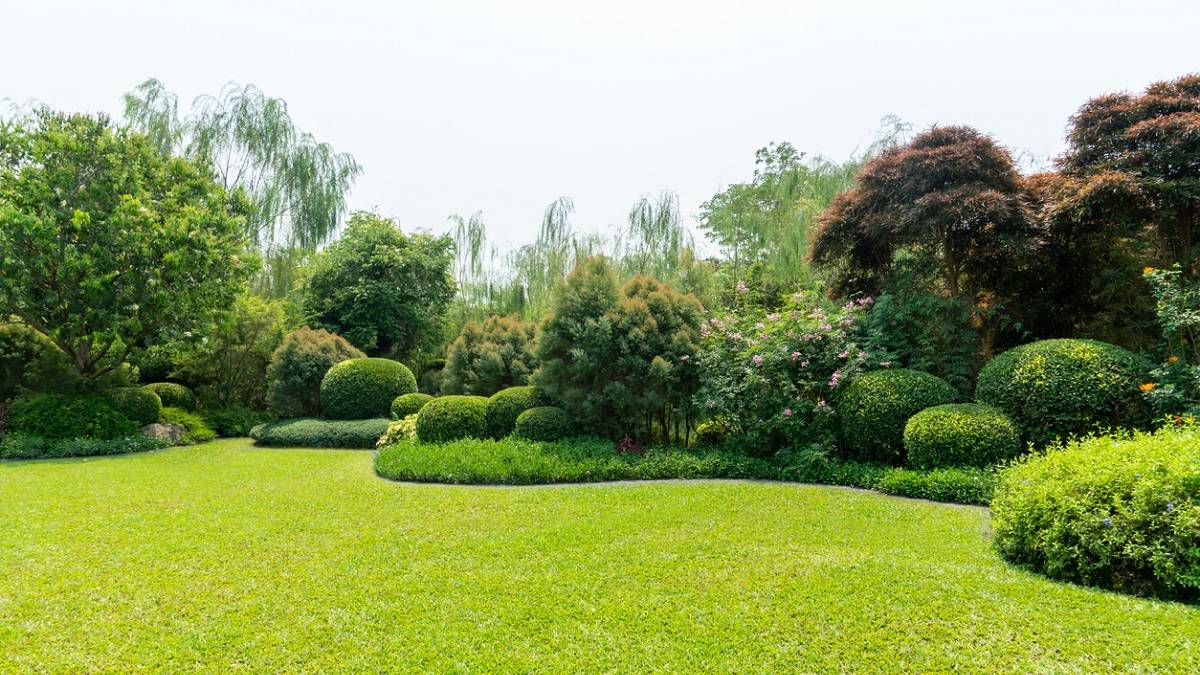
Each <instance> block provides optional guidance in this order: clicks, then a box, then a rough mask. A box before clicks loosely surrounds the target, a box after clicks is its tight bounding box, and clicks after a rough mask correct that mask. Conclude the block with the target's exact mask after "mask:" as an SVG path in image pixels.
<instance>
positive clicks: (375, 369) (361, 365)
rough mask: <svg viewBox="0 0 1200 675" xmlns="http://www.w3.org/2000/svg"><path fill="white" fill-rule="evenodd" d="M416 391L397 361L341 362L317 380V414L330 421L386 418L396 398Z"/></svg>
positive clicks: (409, 372)
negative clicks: (318, 410) (318, 408)
mask: <svg viewBox="0 0 1200 675" xmlns="http://www.w3.org/2000/svg"><path fill="white" fill-rule="evenodd" d="M416 390H417V378H415V377H413V374H412V371H411V370H409V369H408V367H407V366H405V365H404V364H403V363H400V362H399V361H393V360H391V359H350V360H349V361H342V362H341V363H339V364H337V365H335V366H334V367H332V368H330V369H329V372H328V373H325V379H323V380H321V414H322V415H323V416H324V417H326V418H328V419H334V420H365V419H375V418H379V417H387V416H389V415H390V414H391V413H392V401H395V400H396V397H397V396H399V395H401V394H411V393H413V392H415V391H416Z"/></svg>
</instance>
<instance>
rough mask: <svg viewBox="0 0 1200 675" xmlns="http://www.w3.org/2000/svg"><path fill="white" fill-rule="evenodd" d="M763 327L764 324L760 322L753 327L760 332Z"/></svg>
mask: <svg viewBox="0 0 1200 675" xmlns="http://www.w3.org/2000/svg"><path fill="white" fill-rule="evenodd" d="M763 326H764V324H763V322H761V321H759V322H758V323H756V324H754V327H755V328H757V329H758V330H762V329H763Z"/></svg>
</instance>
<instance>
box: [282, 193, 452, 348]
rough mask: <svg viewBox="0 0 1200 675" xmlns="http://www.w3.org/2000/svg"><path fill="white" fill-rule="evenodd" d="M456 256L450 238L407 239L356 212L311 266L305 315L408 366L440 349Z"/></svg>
mask: <svg viewBox="0 0 1200 675" xmlns="http://www.w3.org/2000/svg"><path fill="white" fill-rule="evenodd" d="M453 251H454V242H453V241H451V239H450V238H449V237H434V236H430V235H425V234H413V235H406V234H404V233H403V232H401V231H400V228H398V227H397V226H396V223H395V222H394V221H392V220H391V219H388V218H381V217H379V216H377V215H375V214H371V213H364V212H358V213H354V214H352V215H351V216H350V224H349V227H348V228H347V229H346V231H345V233H344V234H343V235H342V236H341V238H340V239H338V240H337V241H336V242H334V243H333V244H331V245H330V246H329V247H328V248H327V249H325V251H323V252H322V253H321V254H320V255H319V256H318V257H317V260H316V262H315V263H314V264H313V267H312V270H311V273H310V275H309V279H308V285H307V286H306V287H305V290H304V311H305V313H306V314H307V315H308V316H309V317H311V319H312V322H313V325H314V326H320V327H323V328H327V329H329V330H331V331H334V332H336V333H338V334H339V335H343V336H345V337H346V339H347V340H349V341H350V342H351V343H352V344H354V345H355V346H356V347H358V348H360V349H362V350H363V351H365V352H367V353H368V354H370V355H372V356H389V357H394V358H397V359H402V360H407V359H409V358H410V357H412V356H414V355H416V354H417V353H418V352H419V351H420V350H421V349H423V348H427V347H430V346H432V345H433V344H434V343H437V345H438V346H439V347H440V346H441V344H443V343H442V342H441V341H442V340H443V339H444V338H443V332H444V326H443V321H444V318H443V317H444V315H445V312H446V309H447V307H448V306H449V304H450V300H451V299H452V298H453V297H454V290H455V285H454V279H453V278H452V277H451V276H450V265H451V263H452V262H453V257H454V252H453Z"/></svg>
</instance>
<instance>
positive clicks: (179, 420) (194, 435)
mask: <svg viewBox="0 0 1200 675" xmlns="http://www.w3.org/2000/svg"><path fill="white" fill-rule="evenodd" d="M158 421H159V422H162V423H163V424H174V425H176V426H181V427H183V428H184V430H185V433H184V435H183V438H182V439H180V443H182V444H183V445H193V444H195V443H207V442H208V441H211V440H213V439H214V438H216V437H217V433H216V432H215V431H213V430H212V429H209V428H208V425H207V424H205V423H204V418H203V417H201V416H199V415H197V414H196V413H193V412H188V411H187V410H184V409H183V408H172V407H171V406H167V407H165V408H163V409H162V413H160V414H159V416H158Z"/></svg>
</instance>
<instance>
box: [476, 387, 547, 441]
mask: <svg viewBox="0 0 1200 675" xmlns="http://www.w3.org/2000/svg"><path fill="white" fill-rule="evenodd" d="M536 405H537V394H536V393H535V392H534V389H533V387H509V388H508V389H501V390H500V391H498V392H496V393H495V394H492V396H491V398H489V399H488V407H487V432H488V435H489V436H491V437H492V438H504V437H505V436H507V435H509V434H511V433H512V432H513V429H515V428H516V427H517V417H518V416H519V415H520V414H521V413H523V412H525V411H526V410H529V409H530V408H532V407H534V406H536Z"/></svg>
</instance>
